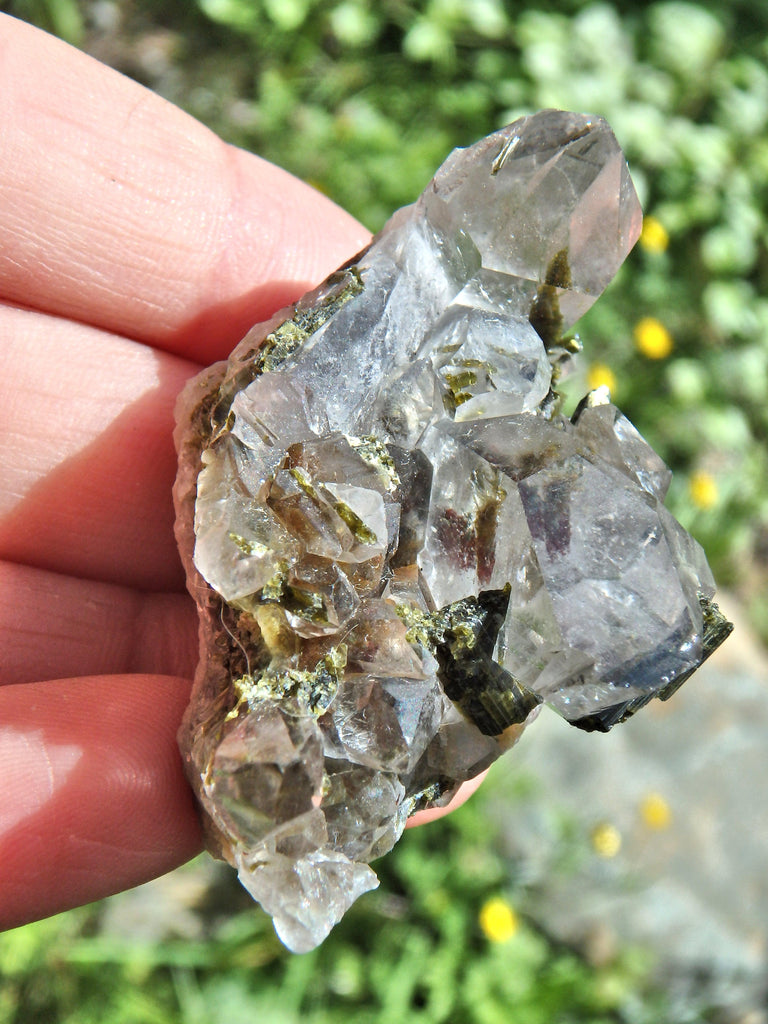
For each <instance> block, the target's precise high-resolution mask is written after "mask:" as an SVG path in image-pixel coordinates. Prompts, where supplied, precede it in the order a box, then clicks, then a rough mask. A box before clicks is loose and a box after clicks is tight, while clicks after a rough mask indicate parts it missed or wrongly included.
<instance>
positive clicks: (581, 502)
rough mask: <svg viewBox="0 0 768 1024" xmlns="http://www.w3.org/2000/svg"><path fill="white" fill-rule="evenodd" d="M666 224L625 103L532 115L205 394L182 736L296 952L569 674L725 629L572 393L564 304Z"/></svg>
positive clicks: (605, 419)
mask: <svg viewBox="0 0 768 1024" xmlns="http://www.w3.org/2000/svg"><path fill="white" fill-rule="evenodd" d="M640 222H641V215H640V209H639V205H638V201H637V198H636V195H635V192H634V188H633V186H632V183H631V180H630V177H629V172H628V170H627V167H626V164H625V162H624V159H623V156H622V154H621V151H620V149H619V147H618V145H617V143H616V140H615V138H614V136H613V134H612V133H611V131H610V129H609V128H608V126H607V125H606V124H605V122H604V121H602V120H600V119H599V118H592V117H586V116H582V115H577V114H570V113H563V112H560V111H551V110H550V111H544V112H542V113H540V114H537V115H534V116H531V117H527V118H523V119H521V120H519V121H517V122H515V123H514V124H512V125H510V126H509V127H507V128H505V129H503V130H502V131H499V132H497V133H495V134H494V135H491V136H489V137H488V138H486V139H483V140H482V141H480V142H479V143H477V144H476V145H474V146H472V147H470V148H468V149H464V150H456V151H454V152H453V153H452V154H451V155H450V156H449V157H448V159H447V160H446V162H445V163H444V164H443V166H442V167H441V168H440V169H439V170H438V172H437V174H436V175H435V177H434V179H433V181H432V182H431V183H430V185H429V186H428V188H427V189H426V191H425V192H424V193H423V195H422V196H421V197H420V199H419V200H418V201H417V202H416V203H415V204H414V205H412V206H410V207H406V208H405V209H402V210H400V211H398V212H397V213H396V214H395V215H394V216H393V217H392V219H391V220H390V221H389V223H388V224H387V225H386V227H385V228H384V229H383V231H382V232H381V233H380V234H379V235H377V236H376V238H375V239H374V240H373V242H372V244H371V245H370V247H369V248H368V249H367V250H365V251H364V252H363V253H361V254H360V255H359V256H358V257H357V258H356V259H355V260H354V261H353V262H351V263H350V264H349V265H347V266H345V267H342V268H341V269H340V270H339V271H337V272H336V273H335V274H332V275H331V277H329V278H328V279H327V280H326V281H325V282H324V283H323V284H322V285H321V286H320V287H319V288H317V289H316V290H315V291H313V292H310V293H309V294H308V295H306V296H305V297H304V298H303V299H301V300H300V301H299V302H298V303H297V304H296V305H295V306H293V307H290V308H288V309H286V310H283V311H282V312H280V313H278V314H277V315H276V316H275V317H274V318H273V319H272V320H270V321H269V322H268V323H265V324H259V325H257V326H256V327H254V328H253V329H252V330H251V331H250V332H249V333H248V335H247V336H246V337H245V338H244V339H243V341H242V342H241V343H240V344H239V345H238V346H237V348H236V349H235V350H234V352H233V353H232V355H231V357H230V359H229V361H228V362H227V363H220V364H217V365H216V366H214V367H212V368H211V369H209V370H208V371H205V372H204V373H203V374H201V375H200V376H199V377H198V378H197V379H196V380H195V381H193V382H191V384H190V385H188V387H187V389H186V391H185V392H184V394H183V396H182V399H181V401H180V404H179V415H178V419H179V425H178V428H177V435H176V438H177V446H178V448H179V453H180V463H179V467H180V468H179V475H178V478H177V483H176V489H175V500H176V507H177V533H178V538H179V545H180V550H181V553H182V557H183V559H184V562H185V567H186V570H187V578H188V585H189V589H190V591H191V593H192V594H193V596H194V597H195V599H196V601H197V604H198V607H199V612H200V619H201V658H200V665H199V668H198V672H197V675H196V680H195V688H194V692H193V697H192V701H191V703H190V706H189V709H188V711H187V714H186V717H185V720H184V723H183V725H182V729H181V732H180V745H181V749H182V752H183V755H184V758H185V763H186V767H187V771H188V774H189V778H190V780H191V782H192V785H193V786H194V788H195V791H196V793H197V795H198V798H199V800H200V802H201V804H202V807H203V809H204V812H205V814H204V818H205V821H206V827H207V830H208V841H209V847H210V849H211V850H212V852H214V853H215V854H217V855H220V856H222V857H224V858H226V859H227V860H228V861H229V862H230V863H232V864H233V865H235V866H236V867H237V870H238V872H239V876H240V879H241V881H242V883H243V885H244V886H245V887H246V888H247V889H248V891H249V892H250V893H251V894H252V895H253V896H254V898H255V899H257V900H258V901H259V902H260V903H261V904H262V906H263V907H264V908H265V909H266V910H267V911H268V912H269V913H270V914H271V915H272V916H273V918H274V921H275V927H276V929H277V932H278V934H279V936H280V938H281V939H282V940H283V942H285V943H286V945H288V946H289V947H290V948H291V949H294V950H296V951H303V950H307V949H311V948H312V947H314V946H315V945H317V944H318V943H319V942H320V941H322V939H323V938H324V937H325V935H326V934H327V933H328V931H329V930H330V929H331V927H332V926H333V924H335V923H336V922H337V921H338V920H339V919H340V917H341V916H342V914H343V913H344V912H345V910H346V909H347V908H348V907H349V906H350V905H351V903H352V902H353V901H354V900H355V899H356V898H357V897H358V896H359V895H360V894H361V893H363V892H365V891H366V890H368V889H371V888H373V887H374V886H375V885H376V884H377V880H376V876H375V874H374V873H373V871H372V870H371V868H370V867H369V866H368V862H369V861H370V860H372V859H373V858H375V857H378V856H380V855H381V854H383V853H385V852H386V851H388V850H389V849H390V848H391V847H392V846H393V844H394V843H395V842H396V841H397V839H398V838H399V836H400V834H401V832H402V830H403V828H404V826H405V821H406V818H407V817H408V815H409V814H411V813H412V812H413V811H414V810H417V809H419V808H422V807H426V806H431V805H435V804H443V803H445V802H447V801H448V800H449V799H450V797H451V796H452V795H453V794H454V793H455V791H456V789H457V788H458V786H459V785H460V783H461V782H463V781H465V780H466V779H469V778H471V777H472V776H474V775H476V774H477V773H478V772H480V771H481V770H483V769H484V768H486V767H487V766H488V765H489V764H490V763H491V762H492V761H493V760H494V759H495V758H496V757H497V756H498V755H499V753H500V752H501V751H502V750H503V749H504V748H505V747H507V746H509V745H510V744H511V743H512V742H514V740H515V739H516V738H517V736H518V735H519V733H520V732H521V730H522V728H523V727H524V725H525V723H526V721H527V720H529V719H530V718H532V717H533V715H534V714H535V712H536V711H537V709H538V707H539V705H540V704H541V703H542V702H546V703H548V704H550V705H551V706H552V707H554V708H555V709H556V710H557V711H558V712H560V714H562V715H563V716H564V717H565V718H566V719H568V720H569V721H570V722H572V723H573V724H575V725H577V726H579V727H582V728H587V729H602V730H606V729H608V728H610V727H611V726H612V725H613V724H615V723H616V722H618V721H621V720H623V719H624V718H626V717H628V715H630V714H632V713H633V712H634V711H635V710H636V709H637V708H638V707H640V706H642V705H643V704H644V703H646V702H647V701H648V700H650V699H651V698H652V697H653V696H661V697H666V696H668V695H669V694H670V693H671V692H673V691H674V689H676V688H677V686H679V685H680V683H681V682H682V681H683V680H684V679H685V678H687V676H688V675H690V673H691V672H692V671H693V670H694V669H695V668H696V667H697V666H698V665H699V664H700V663H701V661H702V660H703V659H704V658H705V657H706V656H707V655H708V654H709V653H710V652H711V650H713V649H714V648H715V647H716V646H717V645H718V644H719V643H720V642H721V641H722V640H723V639H724V638H725V636H726V635H727V633H728V631H729V628H730V627H729V625H728V624H727V623H726V622H725V620H724V619H723V618H722V616H721V615H720V614H719V612H718V610H717V607H716V606H715V605H714V604H713V603H712V596H713V593H714V585H713V582H712V578H711V575H710V572H709V569H708V567H707V564H706V561H705V559H704V556H703V553H702V551H701V548H700V547H699V545H698V544H697V543H696V542H695V541H694V540H693V539H692V538H691V537H689V536H688V535H687V534H686V533H685V532H684V531H683V529H682V528H681V527H680V526H679V525H678V523H677V522H676V521H675V520H674V519H673V518H672V516H671V515H670V513H669V512H668V511H667V510H666V509H665V507H664V505H663V500H664V495H665V492H666V489H667V486H668V483H669V472H668V470H667V469H666V467H665V466H664V465H663V463H662V462H661V460H660V459H659V458H658V457H657V456H656V455H655V454H654V452H653V451H652V450H651V449H650V448H649V447H648V445H647V444H646V443H645V441H643V439H642V438H641V437H640V435H639V434H638V433H637V431H636V430H635V428H634V427H633V426H632V425H631V424H630V423H629V422H628V421H627V420H626V419H625V418H624V416H622V414H621V413H620V412H619V411H618V410H617V409H616V408H615V407H614V406H612V405H611V404H610V403H609V399H608V396H607V395H605V394H602V393H599V392H598V393H592V394H590V395H588V396H587V397H586V398H585V399H584V401H583V402H582V403H581V405H580V406H579V408H578V409H577V411H576V413H575V414H574V415H573V416H572V417H571V418H566V417H564V416H563V415H561V413H560V412H559V402H558V397H557V394H556V390H555V389H556V384H557V380H558V376H559V374H560V373H561V371H562V368H563V364H564V363H565V362H566V361H567V359H568V358H569V350H570V349H572V348H573V344H572V343H569V342H568V341H567V340H564V337H563V332H564V331H567V330H568V328H569V327H570V326H571V325H572V324H573V323H574V322H575V321H576V319H577V318H578V317H579V316H580V315H581V314H582V313H583V312H584V311H585V310H586V309H587V308H588V307H589V306H590V305H591V304H592V302H593V301H594V300H595V298H596V297H597V296H598V295H599V294H600V293H601V291H602V290H603V289H604V288H605V286H606V285H607V283H608V282H609V281H610V279H611V278H612V277H613V275H614V274H615V272H616V270H617V269H618V267H619V266H620V264H621V263H622V261H623V260H624V258H625V256H626V255H627V253H628V252H629V250H630V248H631V247H632V245H633V244H634V242H635V240H636V238H637V235H638V233H639V229H640Z"/></svg>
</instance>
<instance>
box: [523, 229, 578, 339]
mask: <svg viewBox="0 0 768 1024" xmlns="http://www.w3.org/2000/svg"><path fill="white" fill-rule="evenodd" d="M572 285H573V281H572V279H571V265H570V262H569V260H568V250H567V249H561V250H560V251H559V252H556V253H555V255H554V256H553V257H552V259H551V260H550V262H549V266H548V267H547V273H546V275H545V277H544V284H543V285H542V286H541V287H540V288H539V290H538V292H537V293H536V298H535V299H534V300H533V305H532V306H531V312H530V314H529V316H528V319H529V320H530V322H531V325H532V327H533V328H534V329H535V331H536V332H537V334H538V335H539V337H540V338H541V340H542V341H543V342H544V346H545V348H546V349H547V350H549V349H551V348H554V347H555V346H556V345H559V344H560V340H561V338H562V334H563V314H562V313H561V312H560V298H559V289H568V288H571V287H572Z"/></svg>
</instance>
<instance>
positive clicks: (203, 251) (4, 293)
mask: <svg viewBox="0 0 768 1024" xmlns="http://www.w3.org/2000/svg"><path fill="white" fill-rule="evenodd" d="M0 95H2V97H3V111H2V117H1V118H0V299H4V300H5V301H6V302H14V303H20V304H23V305H26V306H31V307H33V308H35V309H38V310H41V311H44V312H48V313H54V314H57V315H60V316H66V317H70V318H72V319H76V320H81V321H84V322H86V323H90V324H93V325H95V326H98V327H102V328H105V329H107V330H109V331H113V332H116V333H119V334H123V335H126V336H128V337H133V338H136V339H139V340H142V341H145V342H149V343H150V344H153V345H156V346H158V347H162V348H165V349H167V350H168V351H172V352H176V353H179V354H183V355H186V356H188V357H191V358H195V359H198V360H200V361H203V362H210V361H211V360H212V359H215V358H219V357H221V356H222V355H225V354H226V353H227V352H228V351H229V349H230V348H231V347H232V345H233V344H234V342H236V341H238V340H239V339H240V337H241V336H242V335H243V334H244V333H245V331H246V330H247V329H248V327H250V326H251V324H252V323H254V322H256V321H257V320H260V319H265V318H266V317H267V316H269V315H270V314H271V313H272V312H274V310H275V309H277V308H279V307H280V306H281V305H284V304H285V303H286V302H288V301H291V300H293V299H295V298H296V297H298V295H299V294H301V293H302V292H303V291H304V290H306V288H307V287H308V286H309V285H311V284H315V283H317V282H318V281H319V280H321V279H322V278H323V277H325V276H326V275H327V274H328V273H330V272H331V271H332V270H334V269H335V268H336V267H337V266H339V265H340V264H341V263H343V262H344V261H345V260H346V259H348V258H349V257H350V256H351V255H353V254H354V253H355V252H356V251H357V250H359V249H360V248H361V247H362V246H363V245H364V244H366V242H367V240H368V235H367V232H366V231H365V229H364V228H362V227H361V226H360V225H359V224H358V223H357V222H356V221H354V220H353V219H352V218H351V217H350V216H349V215H348V214H346V213H344V212H343V211H342V210H340V209H339V208H338V207H337V206H335V205H334V204H333V203H332V202H330V200H328V199H327V198H325V197H324V196H322V195H320V194H319V193H317V192H316V191H314V190H313V189H311V188H309V186H307V185H305V184H303V183H302V182H300V181H298V180H297V179H296V178H294V177H293V176H292V175H290V174H288V173H286V172H285V171H282V170H280V169H279V168H277V167H275V166H273V165H271V164H269V163H267V162H266V161H264V160H261V159H259V158H258V157H256V156H253V155H251V154H248V153H245V152H243V151H242V150H237V149H234V148H232V147H229V146H226V145H225V144H224V143H223V142H221V140H220V139H218V138H217V137H216V136H215V135H214V134H213V133H212V132H210V131H209V130H208V129H207V128H205V127H204V126H203V125H201V124H200V123H199V122H197V121H195V120H194V119H193V118H191V117H189V116H188V115H187V114H185V113H183V112H182V111H181V110H179V109H178V108H176V107H174V106H172V105H171V104H170V103H168V102H166V101H165V100H163V99H161V98H160V97H158V96H156V95H154V94H153V93H151V92H149V91H148V90H147V89H144V88H143V87H142V86H140V85H138V84H136V83H135V82H132V81H130V80H129V79H127V78H125V77H123V76H122V75H120V74H118V73H117V72H115V71H112V70H110V69H108V68H106V67H104V66H103V65H101V64H99V63H98V62H97V61H95V60H93V59H91V58H90V57H88V56H86V55H85V54H82V53H79V52H78V51H77V50H74V49H73V48H72V47H70V46H67V45H66V44H65V43H62V42H60V41H59V40H56V39H54V38H53V37H51V36H47V35H46V34H45V33H43V32H40V31H38V30H37V29H34V28H32V27H31V26H29V25H26V24H24V23H23V22H20V21H17V20H16V19H14V18H11V17H9V16H8V15H0Z"/></svg>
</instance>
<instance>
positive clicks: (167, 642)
mask: <svg viewBox="0 0 768 1024" xmlns="http://www.w3.org/2000/svg"><path fill="white" fill-rule="evenodd" d="M0 96H2V98H3V100H2V114H0V469H1V470H2V481H3V485H2V490H1V491H0V655H1V656H0V773H1V776H2V779H3V785H2V787H0V863H2V864H3V885H2V887H0V928H10V927H14V926H16V925H19V924H23V923H25V922H27V921H32V920H35V919H37V918H40V917H44V916H47V915H49V914H52V913H56V912H58V911H61V910H65V909H67V908H70V907H73V906H76V905H79V904H82V903H86V902H89V901H91V900H94V899H98V898H100V897H103V896H107V895H109V894H111V893H114V892H118V891H120V890H122V889H125V888H129V887H130V886H133V885H137V884H138V883H140V882H143V881H146V880H148V879H150V878H153V877H155V876H156V875H159V874H162V873H163V872H166V871H169V870H171V869H172V868H174V867H176V866H177V865H179V864H181V863H183V862H184V861H185V860H187V859H189V858H190V857H192V856H194V855H195V854H197V853H198V852H199V851H200V849H201V846H202V840H201V833H200V827H199V823H198V818H197V813H196V809H195V805H194V801H193V799H192V796H191V792H190V790H189V787H188V785H187V782H186V780H185V778H184V775H183V771H182V766H181V761H180V757H179V754H178V750H177V747H176V730H177V728H178V724H179V722H180V719H181V716H182V713H183V711H184V707H185V705H186V703H187V700H188V697H189V691H190V686H191V679H192V676H193V674H194V669H195V663H196V658H197V639H196V633H197V618H196V612H195V608H194V605H193V603H192V601H191V599H190V598H189V597H188V596H187V594H186V591H185V589H184V580H183V573H182V570H181V564H180V562H179V558H178V554H177V550H176V544H175V541H174V537H173V509H172V504H171V497H170V494H171V486H172V483H173V478H174V475H175V466H176V456H175V453H174V449H173V441H172V436H171V434H172V429H173V406H174V401H175V398H176V395H177V394H178V392H179V391H180V389H181V387H182V386H183V384H184V382H185V381H186V380H187V378H188V377H190V376H191V375H193V374H195V373H197V372H198V370H199V369H200V367H201V366H203V365H206V364H208V363H210V362H213V361H214V360H216V359H221V358H223V357H225V356H226V355H227V354H228V353H229V351H230V350H231V348H232V347H233V346H234V345H235V344H236V342H237V341H239V339H240V338H241V337H242V335H243V334H244V333H245V331H246V330H247V329H248V327H250V326H251V324H253V323H255V322H256V321H258V320H262V319H265V318H267V317H268V316H269V315H270V314H271V313H272V312H273V311H274V310H276V309H278V308H279V307H281V306H282V305H284V304H285V303H287V302H289V301H291V300H293V299H296V298H298V297H299V296H300V295H301V294H302V293H303V292H304V291H306V290H307V288H309V287H311V286H312V285H314V284H316V283H317V282H318V281H320V280H322V278H324V277H325V276H326V275H327V274H328V273H329V272H330V271H332V270H333V269H335V268H336V267H337V266H338V265H340V264H341V263H342V262H344V261H345V260H346V259H347V258H348V257H349V256H350V255H352V254H354V253H355V252H357V251H358V250H359V249H360V248H361V247H362V246H364V245H365V244H366V243H367V241H368V234H367V232H366V231H365V229H364V228H363V227H361V226H360V225H359V224H358V223H357V222H356V221H354V220H353V219H352V218H351V217H349V216H348V215H347V214H345V213H344V212H343V211H342V210H340V209H339V208H338V207H336V206H334V205H333V203H331V202H330V201H329V200H328V199H326V198H324V197H323V196H321V195H319V194H318V193H317V192H315V191H314V190H312V189H311V188H309V187H308V186H306V185H304V184H303V183H301V182H300V181H298V180H296V179H295V178H293V177H292V176H290V175H289V174H287V173H286V172H284V171H282V170H280V169H279V168H277V167H274V166H272V165H271V164H268V163H266V162H265V161H263V160H261V159H259V158H258V157H256V156H253V155H251V154H248V153H245V152H242V151H240V150H236V149H233V148H231V147H228V146H226V145H225V144H224V143H223V142H221V141H220V140H219V139H218V138H217V137H216V136H214V135H213V134H212V133H211V132H209V131H208V129H206V128H205V127H204V126H203V125H201V124H199V123H198V122H196V121H194V120H192V119H191V118H190V117H188V116H187V115H186V114H184V113H182V112H181V111H180V110H178V109H177V108H175V107H173V106H172V105H170V104H168V103H167V102H166V101H164V100H162V99H160V98H159V97H157V96H155V95H154V94H152V93H150V92H148V91H147V90H145V89H143V88H141V87H140V86H138V85H137V84H135V83H133V82H131V81H129V80H128V79H126V78H124V77H122V76H121V75H119V74H117V73H116V72H114V71H111V70H109V69H108V68H105V67H104V66H102V65H100V64H98V63H97V62H96V61H94V60H92V59H91V58H89V57H87V56H85V55H84V54H81V53H79V52H78V51H76V50H74V49H72V48H70V47H68V46H66V45H65V44H63V43H61V42H59V41H58V40H55V39H53V38H51V37H50V36H47V35H45V34H44V33H42V32H39V31H37V30H36V29H34V28H32V27H30V26H29V25H26V24H24V23H23V22H20V21H17V20H15V19H13V18H10V17H8V16H7V15H0ZM475 786H476V783H474V784H468V789H467V790H465V792H464V793H462V796H463V797H464V798H466V795H468V793H469V791H471V789H473V788H475ZM457 802H458V801H457ZM439 813H444V812H422V814H421V815H418V816H417V818H419V820H420V821H424V820H429V819H430V818H433V817H436V816H437V815H438V814H439Z"/></svg>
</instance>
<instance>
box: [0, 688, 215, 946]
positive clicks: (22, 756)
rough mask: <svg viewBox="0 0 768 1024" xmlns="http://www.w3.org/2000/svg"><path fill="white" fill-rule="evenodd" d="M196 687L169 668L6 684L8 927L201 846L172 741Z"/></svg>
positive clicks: (0, 821)
mask: <svg viewBox="0 0 768 1024" xmlns="http://www.w3.org/2000/svg"><path fill="white" fill-rule="evenodd" d="M188 696H189V684H188V683H187V682H185V681H184V680H179V679H171V678H169V677H167V676H93V677H90V678H85V679H75V680H59V681H56V682H46V683H35V684H32V685H28V686H6V687H3V688H2V689H0V770H2V776H3V785H2V787H0V861H1V862H2V865H3V885H2V887H0V928H12V927H14V926H16V925H18V924H22V923H24V922H26V921H32V920H35V919H37V918H40V917H45V916H47V915H49V914H54V913H57V912H58V911H61V910H66V909H67V908H69V907H73V906H77V905H79V904H81V903H87V902H90V901H91V900H95V899H99V898H101V897H103V896H107V895H109V894H111V893H114V892H118V891H119V890H121V889H125V888H128V887H130V886H133V885H137V884H139V883H140V882H144V881H147V880H148V879H150V878H153V877H155V876H156V875H159V874H162V873H163V872H165V871H169V870H170V869H171V868H174V867H176V866H177V865H179V864H181V863H183V862H184V861H185V860H188V859H189V858H190V857H192V856H194V855H195V854H196V853H197V852H198V851H199V850H200V848H201V845H202V840H201V835H200V827H199V823H198V819H197V815H196V811H195V808H194V804H193V798H192V794H191V790H190V789H189V786H188V785H187V782H186V779H185V778H184V773H183V770H182V765H181V758H180V756H179V753H178V749H177V746H176V729H177V727H178V724H179V720H180V718H181V715H182V713H183V709H184V705H185V704H186V701H187V699H188Z"/></svg>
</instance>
